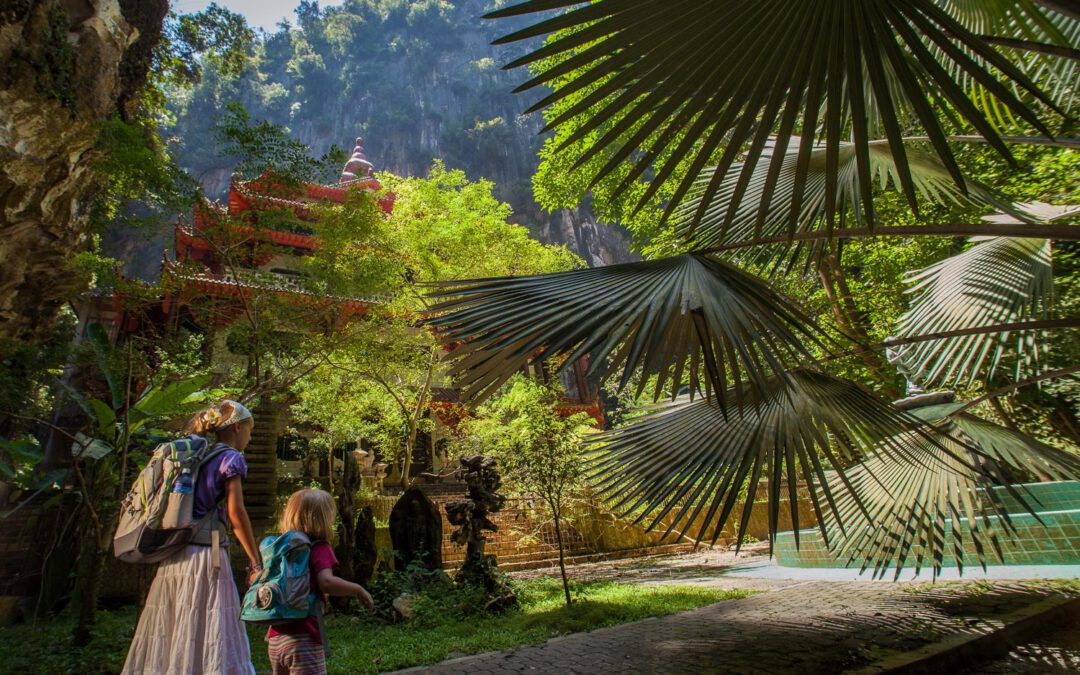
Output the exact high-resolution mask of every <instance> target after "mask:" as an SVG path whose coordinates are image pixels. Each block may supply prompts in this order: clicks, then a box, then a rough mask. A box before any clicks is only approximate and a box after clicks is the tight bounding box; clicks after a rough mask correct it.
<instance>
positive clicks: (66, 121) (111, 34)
mask: <svg viewBox="0 0 1080 675" xmlns="http://www.w3.org/2000/svg"><path fill="white" fill-rule="evenodd" d="M167 11H168V2H167V0H8V1H6V2H4V3H2V6H0V64H2V66H0V338H6V339H19V340H27V341H32V340H35V339H36V338H38V337H39V336H40V335H41V334H42V333H43V332H44V331H45V330H46V329H48V327H49V326H50V325H51V322H52V319H53V317H54V316H55V315H56V312H57V310H58V308H59V307H60V306H61V305H62V304H63V303H64V302H65V301H66V300H67V299H69V298H70V296H71V293H72V292H73V291H74V290H75V289H76V284H77V278H76V276H75V275H74V274H73V272H72V271H71V270H70V268H69V266H68V263H69V262H70V259H71V257H72V255H74V254H75V253H76V252H77V251H79V250H81V249H82V248H83V247H84V246H85V244H86V241H87V239H86V237H87V233H86V229H85V228H86V222H87V216H88V209H89V205H90V201H91V199H92V192H93V189H94V177H93V175H92V169H93V165H94V161H95V152H94V142H95V138H96V133H97V125H98V123H99V122H101V121H102V120H104V119H106V118H108V117H109V116H110V115H113V114H119V115H121V116H122V117H123V116H125V115H127V114H129V113H130V112H132V111H131V109H130V108H131V106H132V99H133V98H134V97H135V96H136V93H137V91H138V89H139V88H140V87H141V86H142V84H143V82H144V81H145V78H146V73H147V70H148V67H149V65H150V60H151V56H152V52H153V49H154V46H155V45H156V43H157V41H158V40H159V39H160V35H161V25H162V21H163V19H164V17H165V14H166V12H167Z"/></svg>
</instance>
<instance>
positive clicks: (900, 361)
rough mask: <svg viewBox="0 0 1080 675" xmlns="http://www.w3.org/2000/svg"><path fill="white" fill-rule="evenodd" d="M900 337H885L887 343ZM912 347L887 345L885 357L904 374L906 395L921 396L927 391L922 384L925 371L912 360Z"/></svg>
mask: <svg viewBox="0 0 1080 675" xmlns="http://www.w3.org/2000/svg"><path fill="white" fill-rule="evenodd" d="M898 339H899V338H897V337H895V336H892V335H890V336H889V337H887V338H885V344H886V345H888V344H889V343H890V342H894V341H896V340H898ZM909 351H910V347H909V346H908V345H895V346H886V347H885V358H886V359H887V360H888V361H889V363H891V364H892V365H893V366H894V367H895V368H896V370H897V372H899V373H900V374H901V375H903V377H904V380H905V382H906V383H907V386H906V387H905V389H904V395H905V396H919V395H921V394H925V393H926V389H924V388H923V386H922V382H921V380H922V378H923V376H924V375H925V373H924V372H923V371H922V370H920V369H917V366H916V365H915V363H913V362H912V358H911V355H910V354H909Z"/></svg>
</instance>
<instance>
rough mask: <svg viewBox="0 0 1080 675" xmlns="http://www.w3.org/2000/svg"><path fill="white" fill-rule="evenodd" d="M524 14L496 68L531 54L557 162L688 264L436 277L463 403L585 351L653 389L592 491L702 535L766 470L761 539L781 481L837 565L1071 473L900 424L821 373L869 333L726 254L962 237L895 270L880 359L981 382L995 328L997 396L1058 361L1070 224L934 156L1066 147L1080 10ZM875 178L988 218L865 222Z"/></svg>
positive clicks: (526, 60) (981, 423)
mask: <svg viewBox="0 0 1080 675" xmlns="http://www.w3.org/2000/svg"><path fill="white" fill-rule="evenodd" d="M552 10H565V11H558V12H554V13H553V12H552ZM531 13H542V16H541V18H540V20H538V22H537V23H536V24H535V25H533V26H531V27H529V28H526V29H523V30H520V31H518V32H516V33H514V34H512V35H508V36H506V37H504V38H502V39H501V40H499V41H497V42H499V43H505V42H512V41H517V40H523V39H527V38H535V37H539V36H544V35H548V36H549V37H548V39H547V40H546V41H545V42H544V44H543V45H542V46H540V47H539V48H537V49H534V50H533V51H531V52H530V53H529V54H528V55H526V56H524V57H522V58H520V59H517V60H516V61H514V62H512V63H510V64H508V66H507V67H517V66H522V65H529V64H531V65H532V72H533V77H532V78H531V79H529V80H528V81H527V82H525V83H524V84H523V85H522V87H521V88H520V89H522V90H525V89H531V88H535V87H539V86H550V87H551V88H552V90H551V91H550V93H548V94H547V95H546V96H544V97H543V98H542V99H541V100H540V101H539V103H537V104H536V105H535V106H533V108H532V110H540V109H545V108H546V109H547V110H548V112H547V119H548V125H547V127H546V129H547V130H552V129H553V130H556V132H557V134H558V135H557V138H559V139H560V141H561V143H560V144H559V150H561V151H570V150H575V149H576V150H579V151H580V152H579V155H578V156H577V159H576V162H575V167H576V168H577V169H578V170H580V171H582V172H585V174H586V176H587V178H588V180H589V185H590V187H594V186H596V185H598V184H600V183H601V182H602V181H608V182H609V183H611V182H612V181H613V182H614V189H613V194H616V195H618V194H626V195H630V194H631V193H633V195H634V200H635V205H636V206H635V207H636V208H637V209H641V208H643V207H645V206H646V205H648V204H650V203H652V202H654V201H655V200H656V199H658V198H659V196H660V195H663V197H664V201H665V204H664V206H663V217H664V218H665V219H670V220H671V221H672V222H673V223H674V225H675V232H676V233H677V235H678V237H679V239H680V241H681V244H680V247H681V249H682V250H683V251H685V252H684V253H681V254H680V255H676V256H673V257H668V258H660V259H653V260H647V261H644V262H639V263H632V264H625V265H614V266H610V267H602V268H597V269H590V270H577V271H573V272H567V273H561V274H551V275H543V276H536V277H522V278H505V279H486V280H472V281H461V282H451V283H447V284H443V285H442V286H441V287H440V288H439V289H438V290H437V292H436V295H438V296H440V297H441V298H442V302H441V303H440V304H439V305H438V306H437V307H436V308H435V309H436V311H437V312H438V315H437V316H435V317H433V318H432V319H431V323H432V324H433V325H434V326H435V327H437V328H438V329H439V330H440V332H441V334H442V336H443V339H444V340H446V341H447V342H454V343H457V344H458V345H459V346H458V347H457V348H456V349H455V350H454V351H453V352H452V354H451V358H452V370H453V373H454V375H455V376H456V377H457V379H458V381H459V383H460V384H461V385H462V386H463V387H464V388H465V390H466V392H467V393H468V394H469V395H470V396H471V397H473V398H474V399H480V398H483V397H484V396H487V395H489V394H490V393H491V392H493V391H494V390H495V389H497V388H498V387H499V386H500V385H501V384H502V383H504V382H505V381H506V380H507V379H508V378H509V377H510V376H511V375H512V374H513V373H515V372H517V371H518V370H520V368H521V367H522V366H524V365H525V364H527V363H528V362H529V361H530V360H532V359H534V358H537V357H542V358H546V359H553V360H555V361H558V360H559V359H562V358H565V362H567V363H569V362H572V361H573V360H574V359H575V358H577V357H579V356H581V355H584V354H586V353H588V354H590V355H591V361H590V362H591V364H592V369H593V371H594V372H595V373H596V374H597V375H599V376H602V377H608V376H611V375H616V376H618V378H619V384H620V386H623V387H625V386H628V385H629V384H630V383H631V382H634V381H635V380H636V381H637V382H638V384H637V393H638V394H639V395H640V394H641V393H642V392H643V391H644V390H645V389H646V388H647V387H651V390H652V391H651V393H652V395H653V398H654V400H659V399H660V398H662V397H663V396H665V394H670V396H671V399H672V400H671V402H669V403H667V404H665V405H663V406H661V407H660V408H659V409H657V410H655V411H652V412H651V413H649V414H647V415H645V416H643V417H641V418H638V419H636V420H634V421H633V422H632V423H630V424H629V425H627V426H625V427H622V428H620V429H616V430H614V431H611V432H609V433H607V434H605V435H603V436H602V437H601V438H600V439H599V440H598V441H597V443H598V447H597V448H596V449H595V454H594V456H593V457H594V460H593V464H592V469H593V482H594V485H595V486H596V488H597V489H598V491H599V492H600V494H602V495H604V496H606V497H608V498H609V499H611V500H612V502H613V503H614V504H616V506H617V507H619V508H621V509H623V510H624V511H625V512H627V513H632V514H634V515H635V516H636V517H637V519H638V520H646V519H648V520H649V521H650V522H651V524H652V525H654V526H655V525H661V524H666V525H667V526H668V527H669V528H670V527H674V523H678V522H688V521H690V520H694V519H698V518H701V517H703V518H704V519H703V521H702V522H707V523H710V524H711V532H712V534H711V536H712V539H713V540H714V541H715V539H716V537H717V536H718V535H719V533H720V530H721V527H722V526H723V524H724V522H725V521H726V520H727V518H728V517H729V515H730V514H731V513H733V511H734V507H735V506H736V504H737V502H738V500H739V494H740V490H742V489H746V488H747V486H748V489H749V494H750V495H753V494H754V493H755V490H756V487H757V485H758V483H759V482H760V481H761V480H763V479H764V480H766V481H767V493H768V495H769V510H770V513H769V515H770V518H769V520H770V528H771V530H772V531H773V534H775V531H776V529H777V527H778V521H779V517H778V514H779V503H780V499H781V496H782V495H781V492H782V491H783V490H787V491H788V493H789V494H788V496H789V497H790V498H791V499H792V501H794V498H795V490H796V487H797V486H798V485H802V486H804V487H805V488H806V490H807V492H808V494H809V496H810V499H811V502H812V504H813V506H814V508H815V509H816V510H817V512H818V516H819V517H818V520H819V522H820V523H821V529H822V532H823V534H824V535H825V536H826V537H827V538H828V539H829V541H830V542H831V543H832V545H833V546H834V548H835V550H837V551H838V553H840V554H846V555H849V556H851V557H852V559H861V560H862V561H863V562H864V564H866V565H870V566H873V567H874V568H875V569H876V570H877V571H878V572H879V573H880V572H883V571H884V569H885V568H886V567H888V566H890V565H892V566H895V567H897V568H899V567H901V566H902V565H903V564H904V562H905V560H907V559H908V557H909V556H911V555H914V556H915V557H916V560H917V563H918V564H922V560H923V556H926V557H927V558H928V559H929V560H931V561H932V562H933V564H934V567H935V570H936V569H939V568H940V565H941V561H942V559H943V556H944V552H945V548H946V544H945V542H944V541H942V539H941V537H940V536H937V534H938V532H939V530H940V529H941V528H942V526H943V519H944V518H946V517H959V516H961V515H967V516H970V517H972V518H973V519H974V520H973V521H972V522H974V523H975V525H974V526H973V529H972V531H971V533H970V534H969V535H968V536H971V537H972V538H973V539H974V540H975V541H976V545H977V546H978V547H979V550H980V551H982V550H983V548H984V546H990V547H993V545H994V542H996V536H997V534H996V533H995V531H994V527H993V525H992V522H991V520H990V519H989V518H988V517H987V516H989V515H1000V514H1003V513H1004V511H1003V509H1004V507H1003V506H1002V505H1001V504H998V503H994V502H993V500H987V499H986V498H984V497H980V495H981V494H983V493H982V492H980V491H978V490H979V488H980V487H983V486H985V485H987V484H989V483H994V482H996V483H1004V482H1007V478H1008V475H1009V473H1010V472H1016V471H1019V472H1029V473H1031V472H1033V473H1035V474H1036V475H1039V476H1057V477H1066V476H1068V477H1076V476H1080V461H1077V459H1076V458H1075V457H1074V456H1072V455H1070V454H1068V453H1064V452H1061V451H1056V450H1054V449H1052V448H1048V447H1047V446H1045V445H1042V444H1040V443H1037V442H1036V441H1034V440H1032V439H1029V438H1027V437H1025V436H1023V435H1021V434H1018V433H1016V432H1013V431H1010V430H1008V429H1003V428H1001V427H997V426H996V425H992V424H990V423H989V422H986V421H985V420H980V419H979V418H976V417H974V416H972V415H971V414H970V413H968V412H966V411H967V410H968V409H969V408H970V407H971V404H972V402H969V403H960V404H957V405H956V406H954V409H953V408H950V409H947V410H940V411H937V413H935V414H934V415H931V416H930V417H929V418H927V417H926V415H923V416H922V417H920V416H918V415H916V414H913V413H911V412H907V411H904V410H901V409H899V408H897V407H895V406H892V405H890V404H889V403H887V402H886V401H883V400H881V399H879V398H878V397H877V396H875V395H874V394H872V393H870V392H868V391H867V390H865V389H864V388H863V387H861V386H860V385H858V384H856V383H854V382H850V381H846V380H843V379H841V378H838V377H835V376H832V375H828V374H827V373H826V372H825V363H826V362H827V361H829V360H832V359H835V358H842V357H845V356H849V355H852V354H863V355H865V354H866V353H867V352H869V351H871V350H872V349H874V348H878V347H881V345H867V344H865V343H860V338H861V336H859V335H847V336H846V337H845V338H844V339H843V340H841V341H837V340H836V339H834V338H831V337H829V335H828V334H827V333H826V331H824V330H823V329H822V327H821V326H819V325H816V324H815V323H814V322H813V321H812V320H810V318H809V317H808V316H807V315H806V314H805V313H804V312H803V311H802V310H801V309H800V308H799V304H798V303H797V302H795V301H794V300H792V299H790V298H786V297H784V296H783V295H782V294H781V293H779V292H778V291H776V290H775V289H774V288H773V287H772V286H771V285H770V284H769V283H768V281H766V280H765V279H763V278H761V277H759V276H755V275H754V274H751V273H750V272H748V271H745V270H744V269H741V267H740V263H745V262H746V260H748V259H752V260H754V261H757V262H765V263H766V265H765V269H771V270H780V269H792V268H793V267H795V266H797V265H802V266H803V267H804V268H805V269H819V270H821V271H822V274H828V270H829V266H835V265H836V260H835V256H836V253H835V247H834V242H836V241H838V240H841V239H848V238H858V237H870V236H880V235H883V234H923V235H972V236H975V237H976V240H977V243H975V245H974V246H972V247H971V248H970V249H968V250H966V251H964V252H963V253H961V254H960V255H957V256H954V257H952V258H950V259H947V260H944V261H941V262H940V263H938V264H936V265H933V266H931V267H929V268H927V269H926V270H923V271H921V272H918V273H916V274H915V275H913V277H912V283H913V286H914V288H915V299H914V301H913V303H912V304H911V308H910V311H909V312H908V314H907V315H906V316H905V317H903V319H902V321H901V322H900V323H901V328H902V334H901V336H900V338H899V339H898V340H896V341H894V343H893V344H910V345H912V351H913V353H914V356H915V359H916V361H917V363H918V366H919V368H920V369H921V370H924V371H925V372H927V373H928V375H929V377H930V379H931V380H932V381H934V382H944V381H956V380H959V379H961V378H965V377H966V378H968V379H969V380H970V379H971V378H977V377H981V378H983V381H984V382H988V381H989V379H988V378H989V377H990V376H991V375H992V374H993V372H994V371H995V369H996V368H997V366H998V363H999V362H1000V361H1001V358H1002V356H1003V355H1004V354H1006V353H1007V352H1008V353H1010V354H1012V352H1011V350H1013V347H1012V342H1010V341H1007V340H1006V337H1007V336H1008V335H1013V336H1019V340H1018V344H1019V346H1020V347H1021V349H1020V350H1017V351H1018V353H1017V355H1016V356H1017V358H1016V361H1017V363H1018V366H1017V373H1016V383H1014V386H1019V385H1020V384H1025V383H1031V382H1036V381H1039V380H1042V379H1046V378H1048V377H1053V376H1061V375H1063V374H1065V372H1063V371H1058V372H1046V371H1045V369H1043V368H1041V366H1040V361H1039V359H1038V354H1039V353H1040V351H1041V349H1040V347H1039V343H1040V339H1041V335H1042V333H1041V331H1045V330H1047V329H1052V328H1055V329H1056V328H1066V327H1076V326H1080V318H1066V319H1056V318H1051V316H1050V300H1051V295H1052V294H1051V290H1052V277H1051V241H1052V240H1073V241H1075V240H1078V239H1080V229H1077V228H1076V227H1075V226H1072V225H1068V224H1063V223H1062V222H1061V220H1062V216H1063V214H1062V213H1057V212H1055V213H1050V214H1049V215H1048V214H1047V213H1040V212H1038V209H1034V210H1033V208H1032V207H1025V206H1024V205H1014V204H1011V203H1008V202H1007V201H1005V200H1002V199H999V198H998V197H996V196H995V194H994V191H993V190H992V189H991V188H989V187H987V186H984V185H980V184H978V183H977V182H975V181H972V180H970V179H968V178H966V177H965V176H964V175H963V172H962V170H961V168H960V165H959V162H958V161H957V158H956V155H955V152H954V146H956V144H959V143H972V142H977V143H983V144H986V145H988V146H989V147H990V148H992V149H993V150H994V151H996V152H997V153H998V154H1000V155H1001V156H1002V157H1004V158H1006V159H1011V153H1010V149H1009V148H1010V145H1012V144H1016V143H1038V144H1046V145H1055V146H1061V147H1077V146H1080V139H1075V138H1060V137H1059V136H1060V135H1062V134H1061V132H1062V130H1065V131H1066V132H1067V130H1068V129H1069V124H1070V120H1069V117H1068V115H1069V112H1070V109H1071V106H1072V105H1073V103H1074V102H1075V100H1076V98H1077V96H1076V93H1077V85H1078V84H1080V70H1078V68H1080V50H1077V48H1076V46H1077V44H1078V42H1080V2H1077V1H1076V0H1053V1H1051V0H1014V1H1009V0H996V1H994V2H979V3H973V2H961V1H960V0H713V1H712V2H700V1H699V0H596V1H594V2H590V3H583V2H580V1H575V0H528V1H526V2H522V3H521V4H518V5H513V6H510V7H506V8H504V9H500V10H498V11H496V12H493V13H492V14H490V15H489V16H490V17H494V18H498V17H509V16H518V15H524V14H531ZM1010 128H1016V129H1020V130H1021V132H1022V134H1021V135H1007V134H1005V133H1004V130H1005V129H1010ZM1055 129H1056V130H1057V131H1055ZM890 188H891V189H897V190H899V191H900V192H901V193H902V194H903V195H904V197H905V199H906V201H907V204H908V205H909V206H910V208H911V210H912V211H913V212H914V213H915V214H916V215H918V214H919V213H920V211H919V207H920V200H922V202H923V203H926V201H927V200H929V201H957V202H963V203H971V204H978V205H982V206H985V207H989V208H991V209H993V210H994V211H995V212H997V213H998V215H997V216H995V217H994V218H993V219H992V220H993V221H994V222H983V223H963V224H959V225H956V224H950V225H923V226H915V227H881V226H879V225H878V224H877V222H876V213H875V207H874V202H875V197H877V196H878V195H879V194H880V193H881V191H882V190H883V189H890ZM845 342H848V343H850V344H845ZM1067 370H1068V372H1072V371H1075V370H1077V369H1075V368H1070V369H1067ZM680 393H681V394H683V395H682V396H680ZM938 413H940V414H938ZM785 483H786V487H784V484H785ZM751 501H752V498H750V499H749V500H748V501H747V508H746V509H744V512H743V518H744V519H745V518H748V517H749V506H750V502H751ZM792 519H793V522H792V526H793V527H794V528H795V529H796V530H798V520H797V516H795V515H793V518H792ZM696 536H697V537H698V538H699V539H701V538H707V537H708V536H709V529H708V528H706V527H705V526H702V527H701V528H700V531H699V532H698V533H697V535H696ZM913 551H914V553H913ZM980 559H981V556H980Z"/></svg>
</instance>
